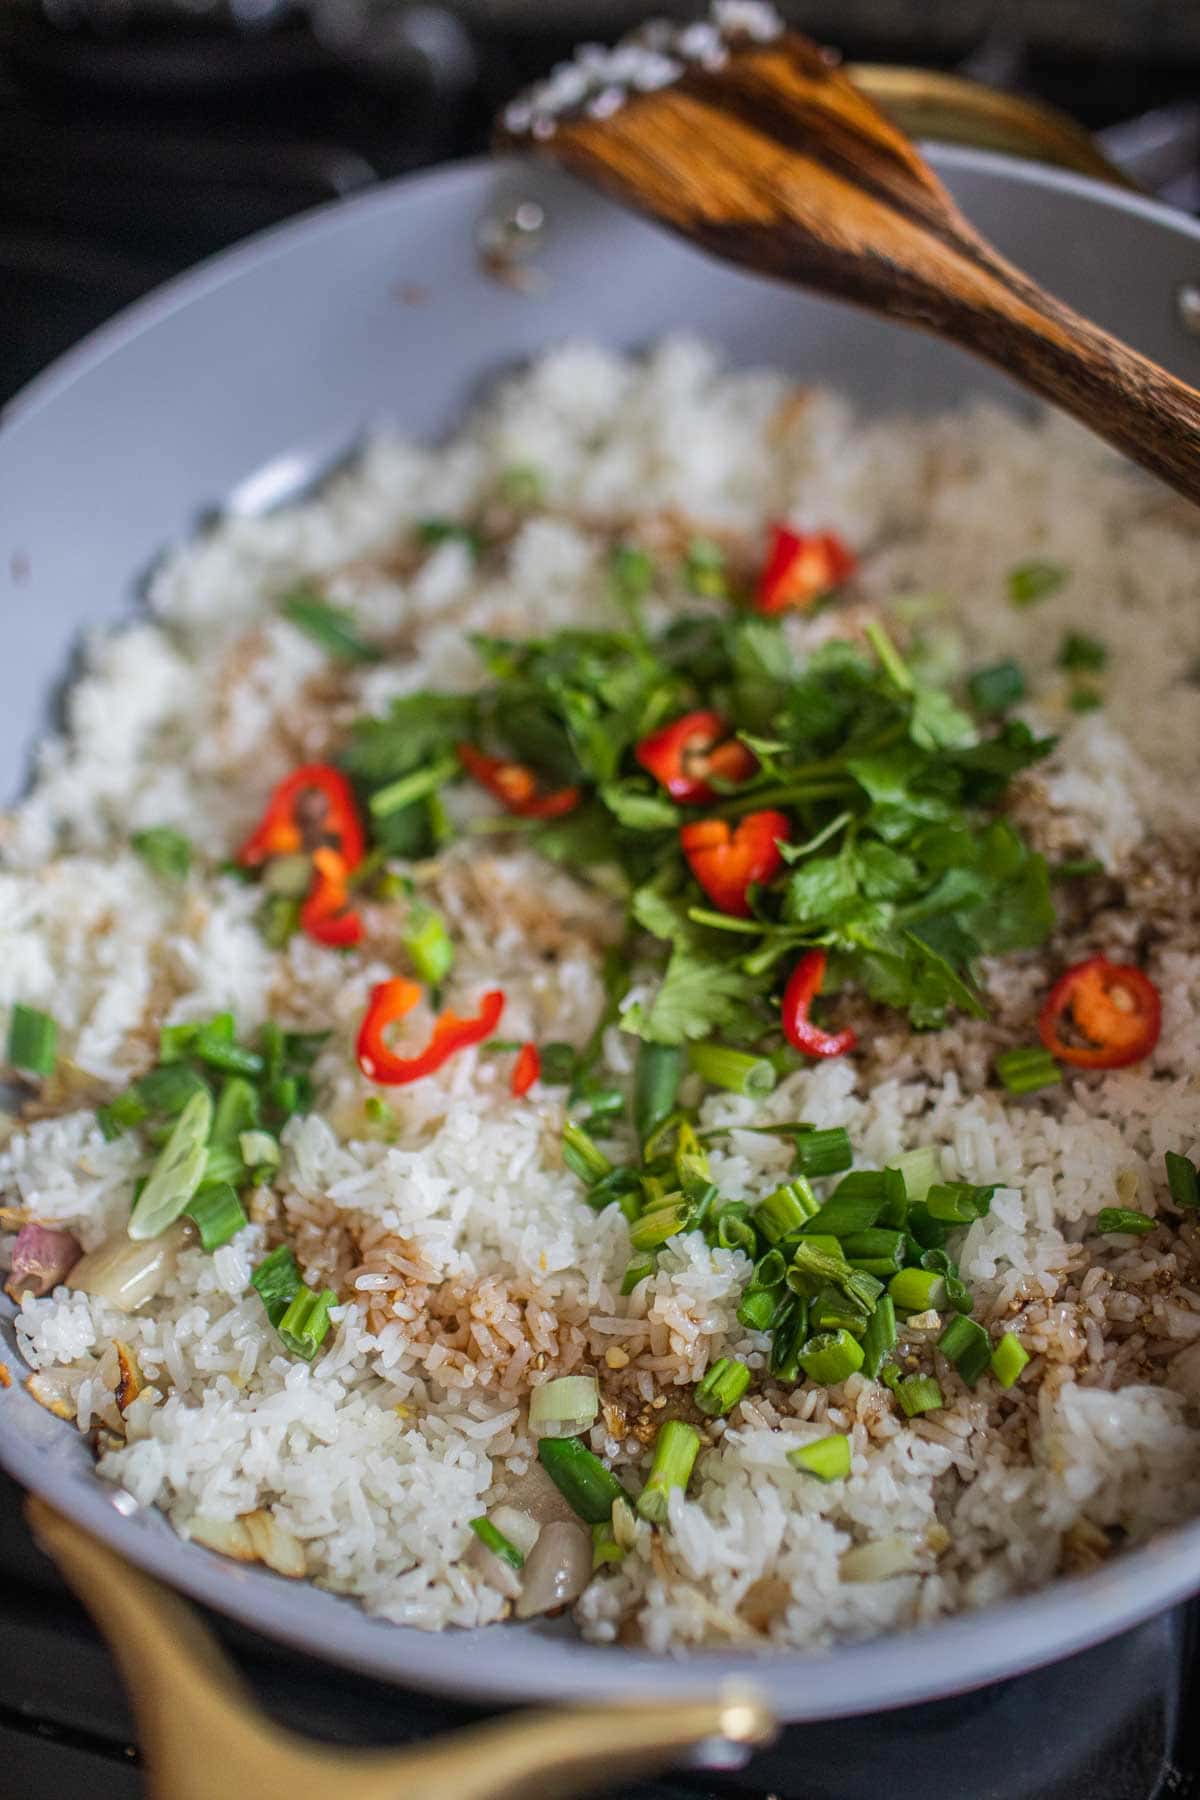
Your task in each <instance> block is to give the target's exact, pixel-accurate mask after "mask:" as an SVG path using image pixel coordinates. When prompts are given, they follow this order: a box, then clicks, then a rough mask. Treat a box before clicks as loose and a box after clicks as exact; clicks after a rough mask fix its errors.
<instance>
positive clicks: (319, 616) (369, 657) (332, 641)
mask: <svg viewBox="0 0 1200 1800" xmlns="http://www.w3.org/2000/svg"><path fill="white" fill-rule="evenodd" d="M279 610H280V611H281V612H282V614H283V616H284V618H285V619H288V620H290V622H291V623H292V624H293V625H294V626H295V627H296V629H297V630H298V631H303V632H304V633H305V634H306V636H308V637H310V638H312V640H313V642H314V643H315V644H319V645H320V646H321V648H322V650H328V652H329V654H330V656H332V657H335V658H336V659H337V661H338V662H344V663H372V662H378V661H379V656H380V652H379V651H378V650H376V649H375V647H374V645H373V644H366V643H364V642H363V640H362V638H361V637H359V635H358V632H357V630H356V629H355V623H354V614H353V613H352V612H348V611H347V610H346V608H345V607H344V606H333V605H331V604H330V602H329V601H328V600H325V599H323V598H322V596H321V595H320V594H319V593H318V592H317V590H316V589H315V588H312V587H307V586H301V587H297V588H293V589H292V591H291V593H290V594H285V595H284V597H283V599H282V600H281V601H280V605H279Z"/></svg>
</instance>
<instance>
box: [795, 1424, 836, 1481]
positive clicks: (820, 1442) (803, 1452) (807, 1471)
mask: <svg viewBox="0 0 1200 1800" xmlns="http://www.w3.org/2000/svg"><path fill="white" fill-rule="evenodd" d="M787 1459H788V1461H789V1462H790V1463H791V1465H792V1467H793V1469H798V1470H799V1471H800V1473H801V1474H802V1475H815V1476H816V1478H817V1480H818V1481H844V1480H845V1479H846V1477H847V1475H849V1473H850V1462H851V1456H850V1439H849V1438H848V1437H847V1436H846V1434H845V1432H843V1431H835V1432H832V1433H831V1434H830V1435H829V1437H823V1438H817V1439H816V1440H815V1442H813V1443H811V1444H800V1445H799V1446H798V1447H797V1448H796V1449H795V1450H789V1451H788V1453H787Z"/></svg>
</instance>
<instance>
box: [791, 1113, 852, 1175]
mask: <svg viewBox="0 0 1200 1800" xmlns="http://www.w3.org/2000/svg"><path fill="white" fill-rule="evenodd" d="M853 1161H854V1152H853V1150H852V1149H851V1148H850V1133H849V1132H848V1131H847V1130H846V1129H845V1127H844V1126H842V1125H834V1126H831V1127H830V1129H829V1130H828V1131H805V1132H802V1133H801V1134H800V1135H799V1136H798V1137H797V1139H796V1160H795V1163H794V1164H793V1167H794V1168H795V1169H796V1171H797V1172H798V1173H799V1174H801V1175H807V1176H808V1178H809V1180H810V1181H818V1180H820V1179H821V1177H822V1176H824V1175H840V1174H841V1173H842V1171H843V1169H848V1168H849V1167H850V1166H851V1164H852V1163H853Z"/></svg>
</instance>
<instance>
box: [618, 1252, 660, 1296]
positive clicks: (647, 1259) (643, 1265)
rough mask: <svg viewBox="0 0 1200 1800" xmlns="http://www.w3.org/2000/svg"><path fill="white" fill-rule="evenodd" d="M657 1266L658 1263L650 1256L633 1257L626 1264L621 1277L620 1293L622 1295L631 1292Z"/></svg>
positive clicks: (651, 1273)
mask: <svg viewBox="0 0 1200 1800" xmlns="http://www.w3.org/2000/svg"><path fill="white" fill-rule="evenodd" d="M657 1267H658V1265H657V1263H656V1262H655V1260H654V1258H653V1257H652V1256H637V1257H635V1258H634V1260H633V1261H632V1262H631V1263H629V1264H628V1265H627V1266H626V1269H625V1273H624V1275H622V1277H621V1293H622V1294H623V1295H628V1294H632V1292H633V1290H634V1288H636V1287H640V1286H641V1284H642V1282H643V1281H645V1280H647V1279H648V1277H649V1276H651V1275H653V1273H654V1271H655V1269H656V1268H657Z"/></svg>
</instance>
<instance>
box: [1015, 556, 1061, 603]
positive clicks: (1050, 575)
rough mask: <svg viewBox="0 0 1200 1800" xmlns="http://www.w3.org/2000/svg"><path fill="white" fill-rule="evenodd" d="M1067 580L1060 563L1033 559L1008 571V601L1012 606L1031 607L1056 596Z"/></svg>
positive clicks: (1044, 559) (1043, 558) (1046, 559)
mask: <svg viewBox="0 0 1200 1800" xmlns="http://www.w3.org/2000/svg"><path fill="white" fill-rule="evenodd" d="M1066 579H1067V571H1066V569H1065V568H1064V567H1063V565H1062V563H1057V562H1051V561H1050V560H1049V559H1048V558H1045V557H1041V558H1033V559H1031V560H1030V561H1029V562H1023V563H1018V564H1017V565H1016V567H1015V568H1012V569H1010V570H1009V571H1008V599H1009V604H1010V605H1012V606H1033V605H1035V604H1036V603H1037V601H1039V600H1046V599H1048V598H1049V596H1050V595H1051V594H1056V593H1057V592H1058V590H1059V588H1060V587H1061V586H1062V585H1063V582H1064V581H1065V580H1066Z"/></svg>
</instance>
